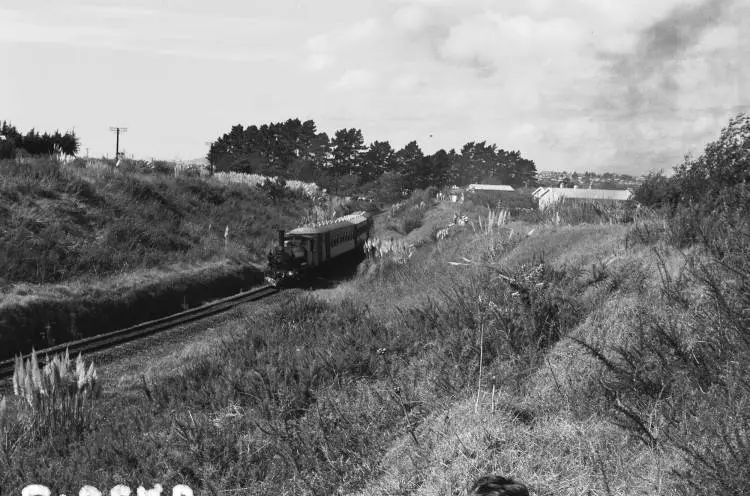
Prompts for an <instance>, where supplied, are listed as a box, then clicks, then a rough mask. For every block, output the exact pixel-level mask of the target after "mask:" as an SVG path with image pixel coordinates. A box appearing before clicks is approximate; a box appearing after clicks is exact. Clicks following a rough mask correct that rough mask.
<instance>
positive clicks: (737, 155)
mask: <svg viewBox="0 0 750 496" xmlns="http://www.w3.org/2000/svg"><path fill="white" fill-rule="evenodd" d="M748 179H750V116H748V115H746V114H739V115H738V116H736V117H735V118H733V119H731V120H730V121H729V125H728V126H727V127H725V128H724V129H722V131H721V135H720V136H719V139H718V140H716V141H713V142H711V143H709V144H708V145H706V148H705V150H704V152H703V154H702V155H701V156H700V157H698V158H697V159H690V158H686V159H685V161H684V162H683V163H682V164H681V165H679V166H678V167H676V168H675V175H674V180H675V181H676V182H677V184H678V185H679V188H680V190H681V191H682V199H683V200H686V201H691V202H702V201H705V200H707V199H710V198H712V197H717V196H718V195H719V194H720V193H722V191H723V190H724V189H726V188H731V187H734V186H736V185H738V184H745V185H746V184H747V182H748Z"/></svg>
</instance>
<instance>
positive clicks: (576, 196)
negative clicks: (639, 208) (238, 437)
mask: <svg viewBox="0 0 750 496" xmlns="http://www.w3.org/2000/svg"><path fill="white" fill-rule="evenodd" d="M540 189H541V188H537V190H536V191H534V197H535V198H536V199H537V200H538V201H539V209H540V210H544V209H545V208H547V207H549V206H550V205H552V204H554V203H557V202H560V201H563V200H564V201H583V202H604V203H610V202H623V201H628V200H632V199H633V192H632V191H629V190H620V189H579V188H543V189H542V190H541V191H540Z"/></svg>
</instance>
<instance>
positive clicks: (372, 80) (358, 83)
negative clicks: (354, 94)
mask: <svg viewBox="0 0 750 496" xmlns="http://www.w3.org/2000/svg"><path fill="white" fill-rule="evenodd" d="M376 83H377V74H376V73H375V72H373V71H371V70H368V69H350V70H348V71H346V72H344V74H342V75H341V77H340V78H339V79H338V80H337V81H336V82H335V83H333V85H332V86H331V87H332V88H333V89H336V90H344V91H348V90H358V89H363V88H368V87H372V86H374V85H375V84H376Z"/></svg>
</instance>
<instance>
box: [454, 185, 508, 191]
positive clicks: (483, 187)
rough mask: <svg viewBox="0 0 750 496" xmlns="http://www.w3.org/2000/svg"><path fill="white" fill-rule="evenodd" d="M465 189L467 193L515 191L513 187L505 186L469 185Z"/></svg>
mask: <svg viewBox="0 0 750 496" xmlns="http://www.w3.org/2000/svg"><path fill="white" fill-rule="evenodd" d="M466 189H467V190H469V191H472V190H479V191H515V189H513V186H508V185H507V184H470V185H469V187H468V188H466Z"/></svg>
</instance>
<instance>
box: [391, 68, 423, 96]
mask: <svg viewBox="0 0 750 496" xmlns="http://www.w3.org/2000/svg"><path fill="white" fill-rule="evenodd" d="M424 84H425V81H424V80H423V79H422V78H421V77H420V76H419V75H418V74H415V73H407V74H399V75H397V76H395V77H394V78H393V79H392V80H391V81H390V83H389V87H390V89H391V90H392V91H395V92H400V93H409V92H411V91H414V90H415V89H417V88H419V87H420V86H423V85H424Z"/></svg>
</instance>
